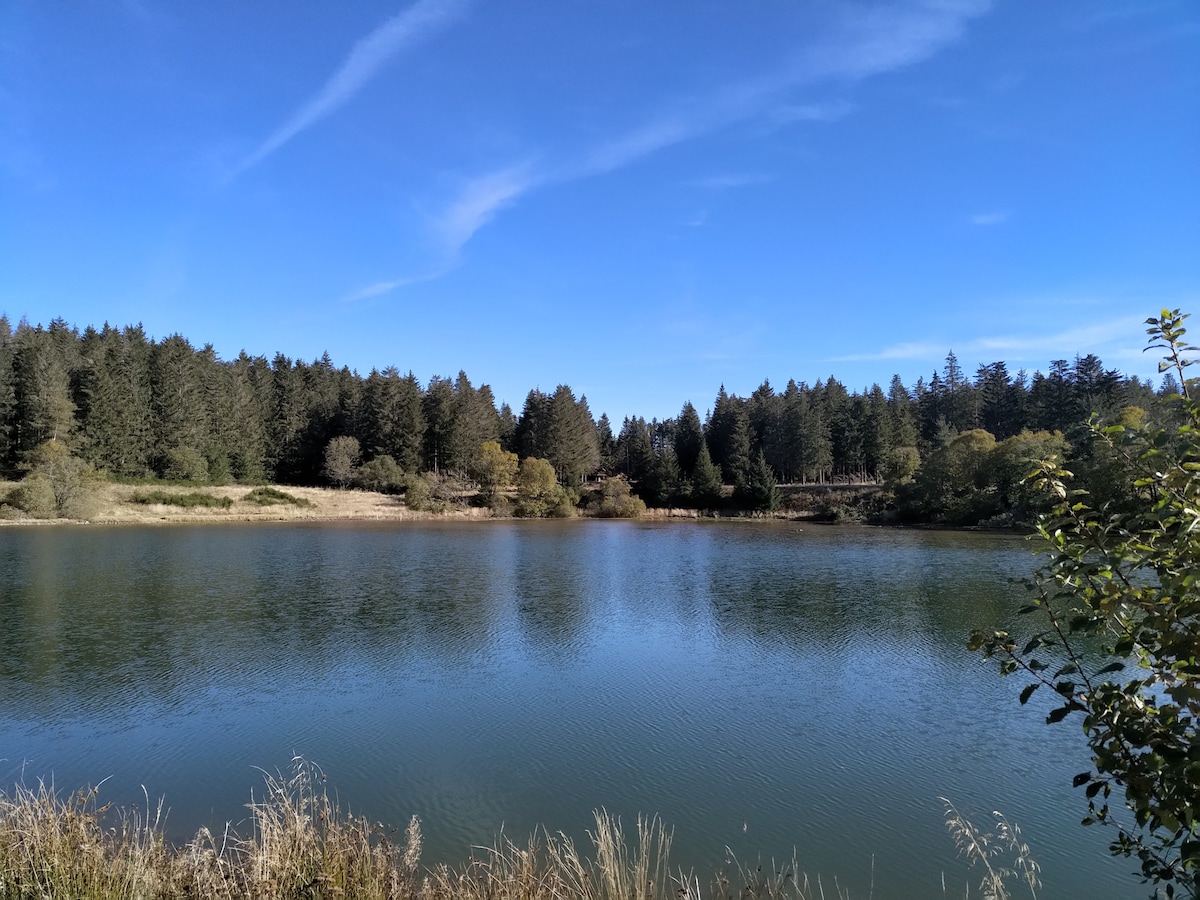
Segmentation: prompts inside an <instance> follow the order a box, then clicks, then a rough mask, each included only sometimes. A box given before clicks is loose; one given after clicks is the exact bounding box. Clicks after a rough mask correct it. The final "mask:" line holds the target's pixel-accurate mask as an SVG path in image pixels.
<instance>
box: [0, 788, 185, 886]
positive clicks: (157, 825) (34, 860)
mask: <svg viewBox="0 0 1200 900" xmlns="http://www.w3.org/2000/svg"><path fill="white" fill-rule="evenodd" d="M98 796H99V787H96V788H86V789H83V790H80V791H77V792H76V793H74V794H71V795H70V796H68V797H63V796H60V795H59V794H57V793H56V792H55V791H54V789H53V788H52V787H50V786H48V785H46V784H45V783H44V782H39V784H38V786H37V787H36V788H26V787H20V786H19V787H17V788H16V789H15V790H14V791H13V793H12V795H11V796H10V795H7V794H3V793H0V896H4V897H79V898H96V900H109V898H112V900H116V898H124V897H153V896H170V895H171V893H173V892H172V891H170V889H169V885H170V883H171V882H172V881H173V880H174V879H175V875H176V873H177V871H178V868H177V863H176V857H175V855H174V854H173V853H172V852H171V851H170V850H169V848H168V847H167V845H166V843H165V841H164V840H163V838H162V833H161V824H162V821H161V820H162V806H161V804H160V805H159V806H158V807H157V808H156V809H155V810H154V812H153V816H152V815H151V810H150V803H149V799H148V798H147V804H146V811H145V813H140V812H139V811H138V810H136V809H131V810H122V811H119V812H116V813H113V814H110V810H109V807H108V806H107V805H105V806H101V805H100V804H99V801H98Z"/></svg>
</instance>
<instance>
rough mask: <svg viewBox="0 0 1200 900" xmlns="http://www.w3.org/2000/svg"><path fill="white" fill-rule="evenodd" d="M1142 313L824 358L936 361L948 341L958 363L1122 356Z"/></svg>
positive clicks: (1137, 332)
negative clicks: (1049, 329)
mask: <svg viewBox="0 0 1200 900" xmlns="http://www.w3.org/2000/svg"><path fill="white" fill-rule="evenodd" d="M1143 319H1144V317H1142V316H1113V317H1110V318H1105V319H1101V320H1096V321H1091V322H1088V323H1087V324H1084V325H1079V326H1075V327H1071V328H1065V329H1061V330H1058V331H1052V332H1047V331H1045V330H1044V329H1043V328H1041V327H1040V326H1039V325H1036V324H1035V325H1031V326H1030V328H1029V330H1028V331H1019V330H1014V331H1011V332H1008V333H1004V334H993V335H979V336H975V337H969V338H964V336H963V335H961V334H960V335H957V336H956V337H955V338H954V339H953V340H952V341H950V340H947V341H941V340H937V339H926V340H920V341H908V342H905V343H900V344H891V345H889V346H886V347H883V348H881V349H879V350H874V351H871V352H869V353H855V354H849V355H846V356H836V357H831V358H830V360H829V361H830V362H864V361H870V360H880V359H894V360H907V361H913V362H926V363H934V364H936V363H938V362H939V361H940V360H942V359H944V358H945V356H946V353H947V352H948V351H949V350H950V349H951V347H953V349H954V353H955V355H956V356H957V357H958V359H959V361H960V362H961V363H963V364H964V365H970V364H972V363H971V361H977V362H990V361H993V360H996V359H1005V360H1006V361H1007V362H1018V363H1019V362H1031V363H1034V364H1036V365H1044V364H1045V363H1046V362H1047V361H1049V360H1051V359H1062V358H1072V357H1074V356H1075V354H1077V353H1093V352H1094V353H1097V354H1098V355H1099V356H1101V357H1102V358H1103V357H1105V356H1106V355H1107V356H1110V357H1112V356H1118V357H1125V356H1126V355H1127V352H1128V350H1129V349H1130V348H1131V347H1134V346H1135V345H1136V346H1138V347H1139V348H1140V346H1141V344H1140V338H1141V335H1142V334H1143V332H1144V331H1145V328H1144V326H1143V325H1142V321H1143Z"/></svg>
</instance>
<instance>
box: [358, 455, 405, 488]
mask: <svg viewBox="0 0 1200 900" xmlns="http://www.w3.org/2000/svg"><path fill="white" fill-rule="evenodd" d="M354 483H355V485H357V486H358V487H360V488H362V489H363V490H364V491H378V492H379V493H381V494H402V493H404V470H403V469H401V468H400V464H399V463H397V462H396V460H394V459H392V458H391V457H390V456H387V455H384V456H377V457H375V458H374V459H372V460H370V461H369V462H365V463H363V464H362V465H361V466H359V467H358V469H357V470H356V471H355V473H354Z"/></svg>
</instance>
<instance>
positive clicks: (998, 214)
mask: <svg viewBox="0 0 1200 900" xmlns="http://www.w3.org/2000/svg"><path fill="white" fill-rule="evenodd" d="M1011 218H1012V213H1011V212H1010V211H1009V210H1007V209H1001V210H996V211H995V212H986V213H975V215H973V216H971V218H970V222H971V224H972V225H980V226H987V225H1002V224H1004V223H1005V222H1007V221H1008V220H1009V219H1011Z"/></svg>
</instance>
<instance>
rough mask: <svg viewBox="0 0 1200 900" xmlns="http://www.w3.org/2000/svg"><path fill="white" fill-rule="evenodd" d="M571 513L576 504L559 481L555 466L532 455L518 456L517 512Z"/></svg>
mask: <svg viewBox="0 0 1200 900" xmlns="http://www.w3.org/2000/svg"><path fill="white" fill-rule="evenodd" d="M574 514H575V507H574V505H573V504H572V503H571V498H570V497H568V496H567V494H566V492H565V491H564V490H563V489H562V487H561V486H560V485H559V483H558V478H557V476H556V475H555V474H554V466H552V465H550V463H549V462H547V461H546V460H544V459H537V458H536V457H532V456H530V457H526V458H525V459H523V460H521V465H520V468H518V469H517V515H519V516H526V517H529V518H538V517H541V516H556V517H559V518H565V517H567V516H572V515H574Z"/></svg>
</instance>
